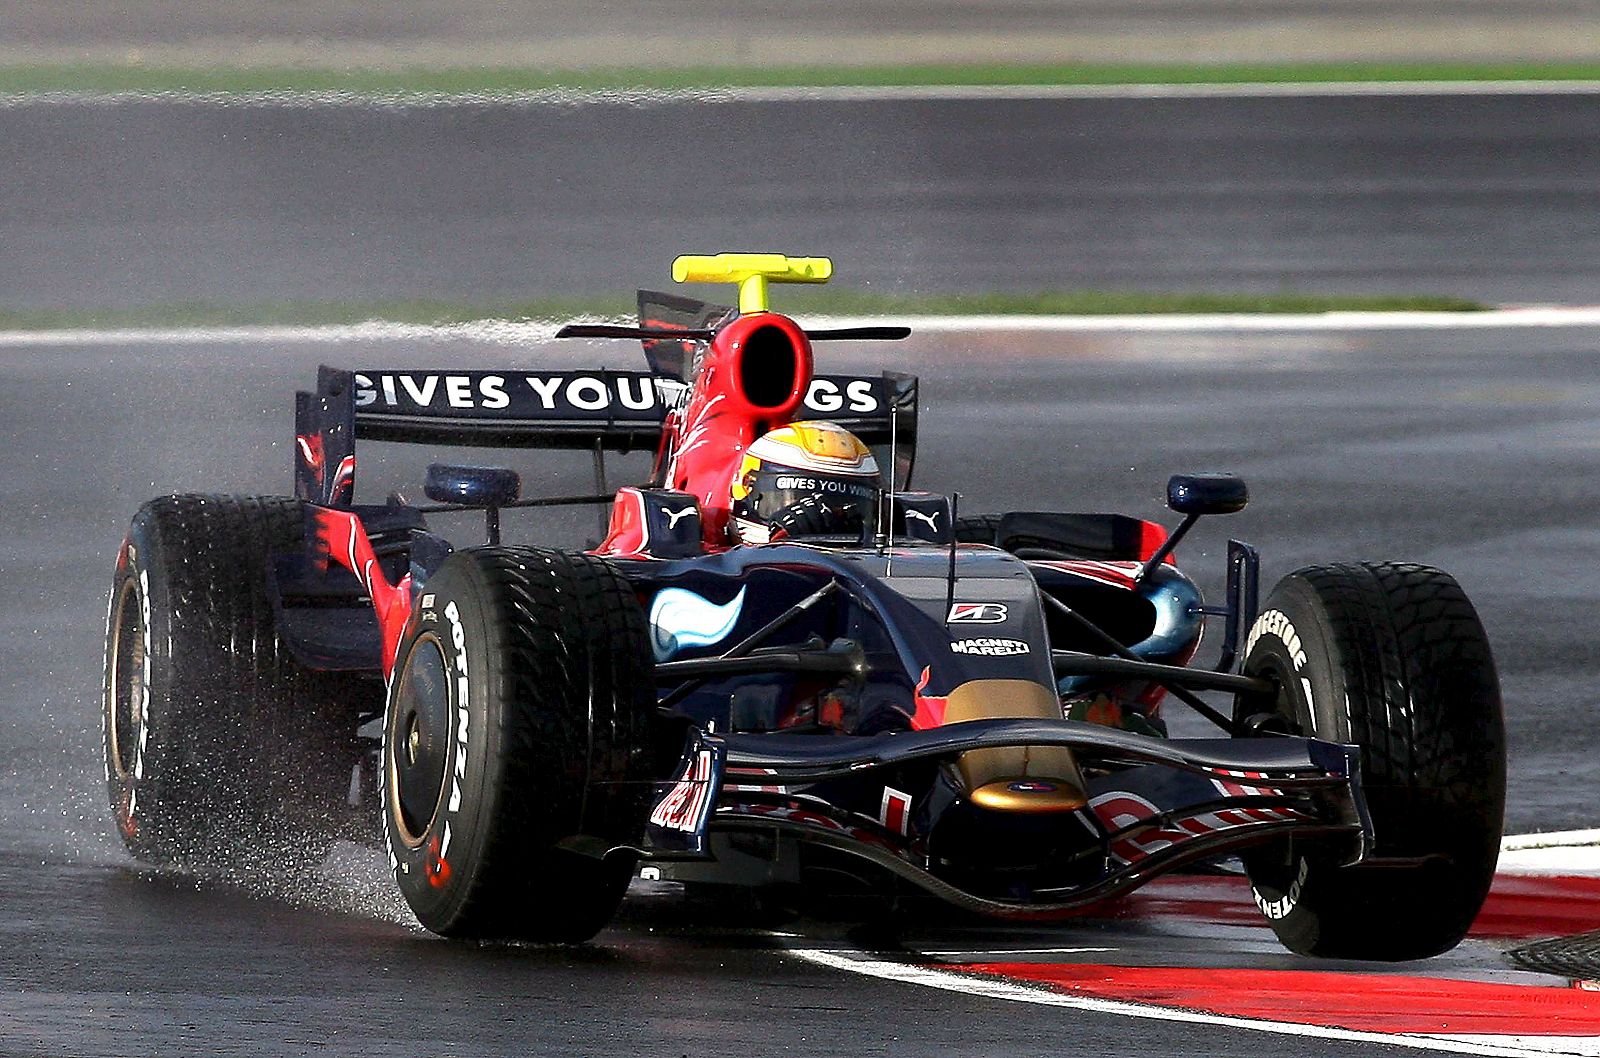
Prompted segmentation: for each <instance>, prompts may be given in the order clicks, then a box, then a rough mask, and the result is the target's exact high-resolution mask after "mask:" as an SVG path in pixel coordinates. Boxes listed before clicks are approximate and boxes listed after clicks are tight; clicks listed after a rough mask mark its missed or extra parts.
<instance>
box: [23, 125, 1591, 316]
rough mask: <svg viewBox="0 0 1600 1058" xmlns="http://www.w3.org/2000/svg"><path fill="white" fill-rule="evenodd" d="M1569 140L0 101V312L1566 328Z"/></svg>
mask: <svg viewBox="0 0 1600 1058" xmlns="http://www.w3.org/2000/svg"><path fill="white" fill-rule="evenodd" d="M1597 141H1600V96H1586V95H1577V96H1540V97H1521V98H1515V97H1459V96H1458V97H1436V98H1414V97H1408V98H1382V97H1380V98H1331V99H1329V98H1322V99H1315V98H1284V99H1243V100H1238V99H1180V100H1155V101H1153V100H1115V99H1111V100H1067V99H1060V100H1042V101H1009V102H994V101H988V102H975V101H967V102H949V101H943V102H939V101H922V102H916V101H910V102H870V103H864V102H821V101H800V102H781V103H772V102H769V103H750V102H721V103H716V104H710V105H707V104H703V103H695V102H688V101H678V102H657V103H650V104H646V105H636V106H627V105H619V104H586V105H577V106H557V105H549V104H533V105H511V104H484V105H457V106H448V107H437V108H411V109H381V110H379V109H372V108H368V107H321V108H311V107H298V106H289V105H282V106H278V105H260V106H257V105H237V104H236V105H231V106H226V107H219V106H215V105H209V104H202V103H181V104H180V103H153V102H129V103H121V104H115V105H98V106H92V107H82V106H74V105H60V104H53V103H43V104H41V103H13V102H8V103H7V105H6V106H4V107H0V172H4V173H5V174H6V179H5V180H4V181H3V183H0V305H4V306H6V307H33V308H56V307H65V308H85V307H89V308H98V307H104V306H109V305H139V304H147V303H174V302H195V301H199V302H216V301H231V302H240V301H243V302H264V303H275V302H282V301H308V300H311V301H315V300H329V299H333V300H339V299H375V298H416V297H426V298H443V299H450V300H455V301H467V302H473V303H477V304H483V303H494V302H504V301H516V300H520V299H528V298H536V297H540V296H544V295H548V294H553V293H555V294H592V293H594V292H596V291H612V292H623V293H626V292H628V291H631V290H632V289H633V288H634V286H635V285H636V284H638V283H640V282H646V281H651V280H655V279H656V278H657V277H662V276H664V275H665V271H666V267H667V263H668V262H669V261H670V260H671V259H672V257H673V256H674V255H676V254H679V253H685V252H708V251H717V250H723V249H754V250H765V249H772V248H779V249H782V250H784V251H785V252H791V253H828V254H831V255H832V256H833V257H834V258H835V259H836V260H837V261H838V263H839V271H838V278H839V281H840V282H841V283H843V284H847V285H850V286H854V287H857V288H862V287H866V288H868V289H888V290H903V291H931V292H939V291H953V290H954V291H972V290H988V289H998V290H1024V291H1026V290H1063V289H1065V290H1077V289H1084V288H1091V289H1094V288H1098V289H1119V290H1120V289H1134V290H1142V291H1151V290H1154V291H1163V290H1175V291H1195V290H1213V291H1250V292H1271V291H1278V290H1283V289H1288V290H1299V291H1311V292H1318V293H1436V294H1451V295H1460V296H1466V297H1473V298H1479V299H1484V300H1489V301H1495V302H1553V303H1567V304H1589V303H1592V302H1594V301H1595V300H1596V295H1595V291H1596V289H1600V264H1597V262H1600V194H1597V192H1596V188H1597V187H1600V151H1597V150H1596V149H1595V143H1596V142H1597ZM798 297H801V298H803V297H804V294H803V293H802V294H800V295H798ZM801 303H803V302H801Z"/></svg>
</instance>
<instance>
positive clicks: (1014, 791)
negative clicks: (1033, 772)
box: [972, 761, 1089, 812]
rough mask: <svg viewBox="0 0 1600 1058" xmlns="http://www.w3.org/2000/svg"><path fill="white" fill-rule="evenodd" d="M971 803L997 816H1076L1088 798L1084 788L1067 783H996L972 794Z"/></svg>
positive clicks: (1044, 781) (1055, 769)
mask: <svg viewBox="0 0 1600 1058" xmlns="http://www.w3.org/2000/svg"><path fill="white" fill-rule="evenodd" d="M1069 763H1070V761H1069ZM1048 770H1053V771H1061V770H1065V769H1062V768H1054V769H1048ZM1081 781H1082V780H1079V782H1081ZM972 803H973V804H975V805H977V806H979V807H980V808H991V809H994V810H995V811H997V812H1076V811H1077V810H1078V809H1080V808H1082V807H1083V806H1084V805H1086V804H1088V803H1089V797H1088V794H1087V793H1086V792H1085V791H1084V789H1083V787H1082V786H1081V785H1075V784H1073V783H1072V782H1069V781H1067V780H1064V779H1026V778H1023V779H996V780H995V781H994V782H991V783H985V784H984V785H982V786H980V787H978V788H977V789H976V790H973V791H972Z"/></svg>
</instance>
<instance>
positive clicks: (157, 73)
mask: <svg viewBox="0 0 1600 1058" xmlns="http://www.w3.org/2000/svg"><path fill="white" fill-rule="evenodd" d="M1589 80H1600V64H1596V63H1491V64H1463V63H1420V64H1419V63H1405V64H1401V63H1394V64H1390V63H1344V64H1327V63H1314V64H1262V65H1251V64H1227V65H1101V64H1090V65H1083V64H1074V65H1022V64H994V65H960V64H932V65H907V66H774V67H731V66H730V67H682V68H671V67H627V68H623V67H619V68H613V69H574V70H552V69H537V68H524V67H461V68H429V67H417V68H394V69H386V68H384V69H364V68H363V69H337V68H316V67H305V68H300V67H214V68H193V69H182V68H175V67H161V66H145V65H140V64H124V65H119V64H81V65H73V64H60V65H19V66H3V67H0V92H11V93H24V92H43V91H75V92H162V91H189V92H207V93H211V92H220V93H243V92H268V91H291V92H314V91H345V92H353V93H357V94H365V95H383V94H391V93H410V92H421V93H443V94H467V93H480V92H481V93H504V92H519V91H537V90H543V89H556V88H568V89H578V90H590V91H597V90H605V89H665V90H674V89H677V90H692V89H704V88H718V87H761V86H773V87H785V86H788V87H793V86H873V85H893V86H901V85H1126V84H1156V85H1185V84H1242V83H1262V82H1266V83H1280V84H1289V83H1297V82H1301V83H1303V82H1323V81H1334V82H1360V81H1366V82H1371V81H1589Z"/></svg>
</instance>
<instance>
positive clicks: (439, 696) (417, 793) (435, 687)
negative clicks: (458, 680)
mask: <svg viewBox="0 0 1600 1058" xmlns="http://www.w3.org/2000/svg"><path fill="white" fill-rule="evenodd" d="M451 719H452V709H451V702H450V680H449V675H448V672H447V668H446V664H445V654H444V645H443V644H442V643H440V642H439V640H438V638H437V637H435V636H433V635H432V634H427V635H422V636H419V637H418V638H417V640H416V642H415V643H413V644H412V647H411V652H410V653H409V654H407V655H406V660H405V666H404V668H403V669H402V670H401V674H400V679H399V681H398V683H397V684H396V686H395V692H394V702H393V704H392V706H391V708H390V711H389V729H388V731H387V732H386V736H387V737H386V744H387V747H388V750H387V753H386V756H387V758H388V760H387V761H386V762H385V763H386V765H387V767H386V768H385V770H386V771H387V772H388V787H389V791H388V792H389V798H388V799H389V818H390V819H391V820H392V821H393V822H394V825H395V830H396V832H397V834H398V836H399V838H400V840H401V841H402V842H403V843H404V844H405V845H406V846H407V847H408V848H417V847H419V846H420V845H421V844H422V842H423V837H424V835H426V834H427V833H428V830H429V829H430V828H431V827H432V826H433V823H434V820H435V819H437V818H438V815H439V808H440V806H441V805H442V804H443V803H444V794H445V787H446V784H447V783H448V781H449V778H450V752H451V744H452V728H451Z"/></svg>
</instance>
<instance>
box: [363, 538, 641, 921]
mask: <svg viewBox="0 0 1600 1058" xmlns="http://www.w3.org/2000/svg"><path fill="white" fill-rule="evenodd" d="M398 659H399V660H398V664H397V666H396V669H395V675H394V679H393V680H392V685H391V690H390V695H389V703H388V708H387V711H386V714H385V718H384V750H383V769H382V771H383V779H382V783H383V789H384V831H385V838H386V841H387V845H388V849H389V853H390V857H391V859H392V861H393V863H394V867H395V877H396V880H397V881H398V883H399V886H400V889H401V891H402V893H403V894H404V896H405V898H406V901H407V903H409V904H410V906H411V909H412V911H413V912H414V913H415V914H416V916H417V919H418V921H420V922H421V923H422V925H424V926H425V927H427V928H428V929H430V930H432V931H434V932H435V933H440V934H443V935H445V936H451V937H474V938H484V939H504V940H526V941H548V942H566V943H576V942H581V941H584V940H587V939H589V938H590V937H592V936H593V935H594V934H595V933H597V932H598V931H599V930H600V929H601V928H602V927H604V926H605V924H606V923H607V922H608V921H610V919H611V917H612V916H613V915H614V914H615V912H616V909H617V906H618V905H619V904H620V902H621V900H622V897H623V893H624V891H625V890H626V888H627V886H628V881H629V879H630V877H631V876H632V873H633V866H634V861H635V856H634V854H633V853H632V852H631V851H630V848H631V847H633V846H636V844H637V843H638V842H639V841H640V840H641V838H642V835H643V831H644V826H645V822H646V818H647V816H648V814H649V810H650V798H651V794H652V793H653V789H654V784H653V776H654V772H655V771H656V770H658V767H659V765H658V764H657V762H656V760H655V759H654V738H653V716H654V713H655V680H654V674H655V669H654V660H653V657H652V654H651V651H650V641H649V633H648V625H647V623H646V621H645V617H644V613H643V611H642V610H641V609H640V606H639V602H638V598H637V596H636V595H635V594H634V591H633V589H632V588H631V587H630V585H629V584H628V583H627V581H626V580H624V579H623V578H622V577H621V575H620V574H618V573H617V571H616V570H615V569H614V568H613V567H612V566H611V565H609V564H608V563H607V562H606V561H605V560H603V559H600V558H596V557H593V556H589V555H582V554H570V553H565V552H560V551H551V550H544V549H540V548H531V547H484V548H477V549H473V550H469V551H460V552H457V553H456V554H454V555H452V556H451V557H450V559H449V560H447V561H446V562H445V564H444V565H443V566H442V567H441V568H440V569H439V570H438V572H436V573H435V574H434V575H433V576H432V577H430V578H429V580H428V582H427V585H426V587H425V590H424V592H423V594H422V596H421V597H420V599H419V601H418V606H417V610H416V612H415V613H414V614H413V615H412V618H411V620H410V622H409V624H408V626H407V628H406V630H405V632H404V634H403V635H402V637H401V642H400V650H399V654H398Z"/></svg>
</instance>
